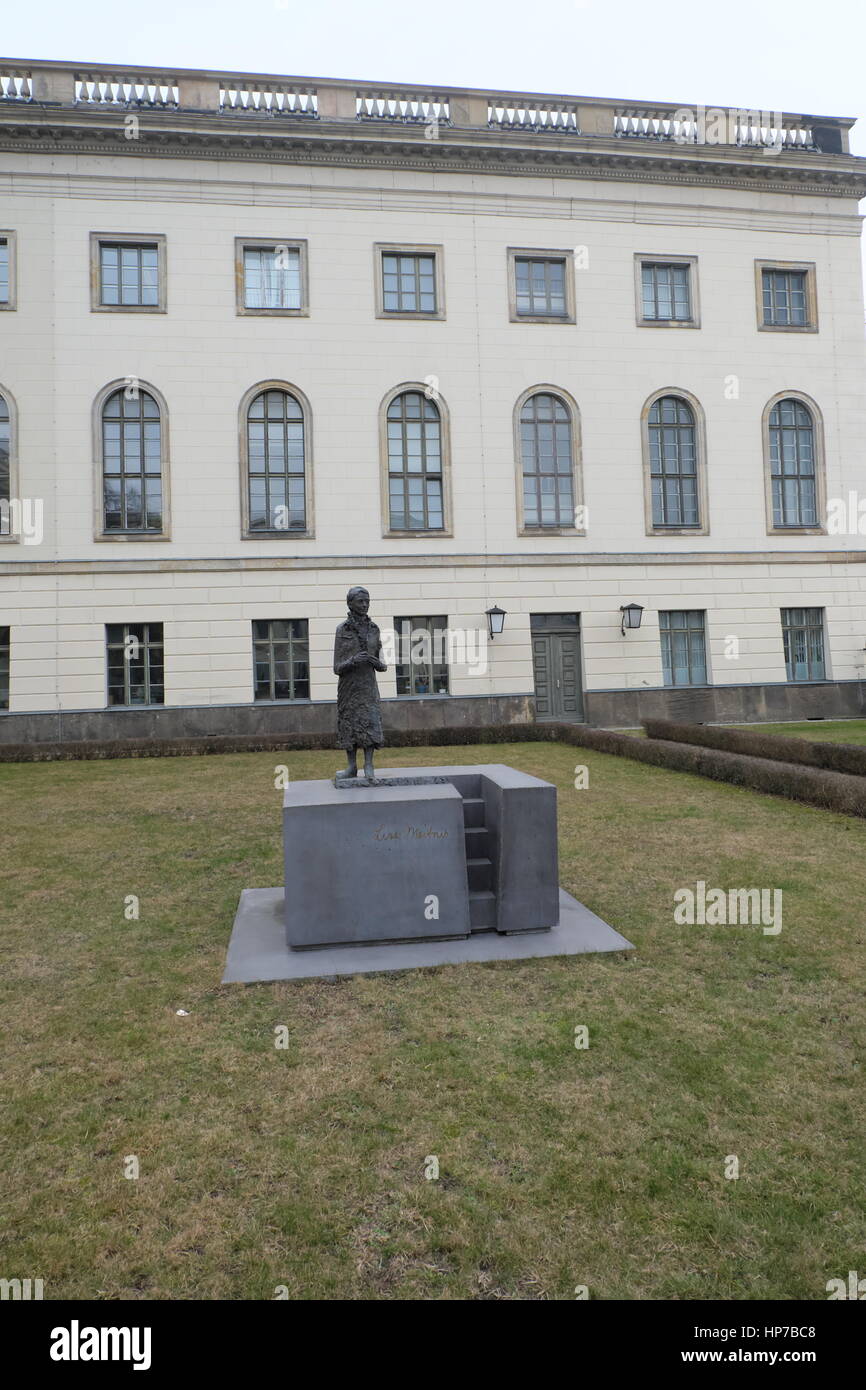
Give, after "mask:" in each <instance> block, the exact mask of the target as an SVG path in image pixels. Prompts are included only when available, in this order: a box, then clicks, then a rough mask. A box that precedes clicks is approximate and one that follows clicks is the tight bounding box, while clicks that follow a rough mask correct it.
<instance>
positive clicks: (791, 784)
mask: <svg viewBox="0 0 866 1390" xmlns="http://www.w3.org/2000/svg"><path fill="white" fill-rule="evenodd" d="M651 722H652V723H653V724H654V725H656V724H660V723H662V722H663V721H651ZM670 727H672V728H690V727H692V726H689V725H682V726H679V725H670ZM768 737H769V736H768ZM390 739H391V743H390V745H389V746H390V747H392V748H398V747H403V748H410V747H416V748H417V747H422V748H434V747H437V746H442V745H444V746H451V747H456V746H459V745H461V744H463V745H471V744H485V743H529V742H551V743H553V742H557V743H565V744H571V745H574V746H575V747H579V748H591V749H593V750H594V751H595V752H597V753H611V754H613V755H614V756H616V757H625V758H631V759H633V760H634V761H635V762H640V763H649V764H650V765H651V766H653V767H665V768H669V769H670V770H672V771H675V772H691V773H694V774H696V775H697V776H700V777H710V778H712V779H713V780H714V781H716V782H730V783H731V784H732V785H734V786H738V787H749V788H751V789H752V790H753V791H760V792H768V793H770V794H771V795H773V796H784V797H787V798H788V799H789V800H793V801H803V802H806V803H807V804H809V805H811V806H820V807H823V808H824V809H825V810H829V811H839V812H841V813H843V814H845V815H851V816H864V817H866V778H864V777H859V776H851V775H849V774H846V773H843V772H834V771H830V770H827V769H825V768H816V767H804V766H802V765H801V764H797V763H792V762H781V761H779V760H778V759H770V758H767V757H753V756H750V755H747V754H745V753H739V752H729V751H727V750H724V749H719V748H708V747H704V746H703V745H700V744H695V743H692V742H686V741H684V740H683V741H679V742H675V741H671V740H668V739H662V738H659V737H658V736H657V734H656V735H653V736H652V737H649V738H645V739H643V738H635V737H633V736H632V735H631V734H622V733H617V732H615V731H614V730H612V729H589V728H587V727H586V726H584V725H581V724H491V725H484V726H477V725H472V726H467V727H466V728H462V729H460V728H456V729H455V728H450V729H448V728H445V729H413V730H411V731H409V730H402V731H397V730H394V731H391V732H390ZM781 742H783V743H789V742H800V740H794V739H782V740H781ZM299 749H331V750H332V751H333V753H334V756H335V757H338V756H339V754H338V752H337V750H336V749H335V748H334V747H333V740H332V739H331V737H330V736H324V735H321V734H286V735H277V734H268V735H259V736H257V735H252V734H249V735H237V736H232V735H219V736H217V737H212V738H197V739H170V740H165V741H163V742H162V743H157V742H153V741H151V740H145V739H128V740H124V741H122V742H121V741H117V742H116V743H75V744H59V743H54V744H48V743H35V744H34V743H31V744H20V745H14V744H7V745H5V746H4V747H2V748H0V761H12V760H13V759H14V760H15V761H31V762H37V761H42V760H46V759H52V758H63V759H69V758H155V757H180V756H183V755H187V754H206V753H236V752H263V751H271V750H273V751H282V750H285V751H292V750H295V751H297V750H299Z"/></svg>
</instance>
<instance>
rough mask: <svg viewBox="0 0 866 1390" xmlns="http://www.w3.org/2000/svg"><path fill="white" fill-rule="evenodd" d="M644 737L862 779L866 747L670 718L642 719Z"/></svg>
mask: <svg viewBox="0 0 866 1390" xmlns="http://www.w3.org/2000/svg"><path fill="white" fill-rule="evenodd" d="M644 729H645V730H646V736H647V738H660V739H667V740H668V741H673V742H674V743H698V744H700V745H701V746H702V747H704V748H722V749H724V751H725V752H727V753H747V754H748V755H749V756H750V757H753V758H772V759H776V760H778V761H780V762H785V763H802V764H804V765H805V766H806V767H823V768H827V769H828V771H830V772H847V773H851V774H852V775H853V776H855V777H866V748H857V747H855V746H854V745H852V744H849V743H826V742H822V741H820V740H817V739H809V738H789V737H787V736H786V735H785V734H765V733H762V731H761V730H760V729H728V728H722V727H720V726H718V725H713V724H679V723H676V722H675V721H674V720H671V719H645V720H644Z"/></svg>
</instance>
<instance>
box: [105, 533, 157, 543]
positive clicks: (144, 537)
mask: <svg viewBox="0 0 866 1390" xmlns="http://www.w3.org/2000/svg"><path fill="white" fill-rule="evenodd" d="M93 539H94V541H97V542H99V543H100V544H101V543H102V542H103V541H109V542H110V541H170V540H171V535H170V534H169V533H168V532H166V531H140V532H139V531H100V532H99V534H98V535H96V536H94V537H93Z"/></svg>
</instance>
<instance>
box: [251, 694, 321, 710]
mask: <svg viewBox="0 0 866 1390" xmlns="http://www.w3.org/2000/svg"><path fill="white" fill-rule="evenodd" d="M309 704H312V699H311V697H310V696H309V695H298V696H297V697H296V698H293V699H289V700H260V699H259V698H258V697H257V696H254V697H253V706H254V707H255V708H258V706H260V705H268V706H270V705H309Z"/></svg>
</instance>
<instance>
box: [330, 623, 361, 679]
mask: <svg viewBox="0 0 866 1390" xmlns="http://www.w3.org/2000/svg"><path fill="white" fill-rule="evenodd" d="M356 656H357V652H356V651H353V650H352V642H351V640H350V639H349V638H348V637H347V636H346V635H345V633H341V632H339V631H338V632H337V636H336V639H335V641H334V675H335V676H345V674H346V672H347V671H351V670H352V669H353V667H354V666H355V657H356Z"/></svg>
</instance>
